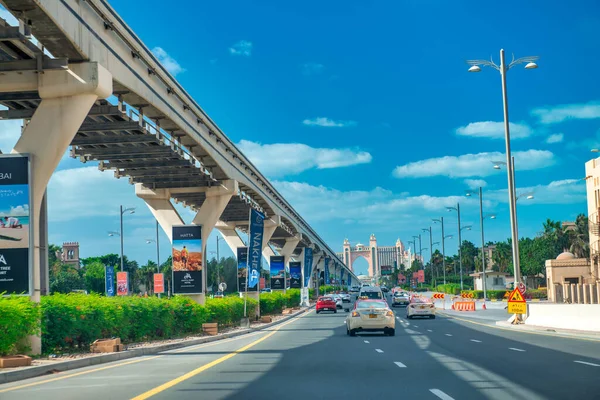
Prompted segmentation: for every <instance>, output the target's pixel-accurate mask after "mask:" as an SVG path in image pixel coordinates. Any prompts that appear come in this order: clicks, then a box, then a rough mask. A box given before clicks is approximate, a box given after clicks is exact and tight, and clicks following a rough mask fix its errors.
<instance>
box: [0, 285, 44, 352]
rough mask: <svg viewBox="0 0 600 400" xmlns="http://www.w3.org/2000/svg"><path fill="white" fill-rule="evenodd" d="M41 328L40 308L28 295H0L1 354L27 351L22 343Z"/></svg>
mask: <svg viewBox="0 0 600 400" xmlns="http://www.w3.org/2000/svg"><path fill="white" fill-rule="evenodd" d="M39 328H40V309H39V307H37V305H36V304H35V303H33V302H32V301H31V300H29V298H28V297H21V296H14V297H0V356H6V355H11V354H15V353H20V352H24V351H26V350H27V349H26V348H25V347H24V345H21V343H24V339H25V338H26V337H27V336H28V335H34V334H36V333H39Z"/></svg>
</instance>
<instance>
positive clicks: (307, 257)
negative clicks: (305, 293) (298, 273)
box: [304, 247, 313, 287]
mask: <svg viewBox="0 0 600 400" xmlns="http://www.w3.org/2000/svg"><path fill="white" fill-rule="evenodd" d="M312 263H313V249H311V248H310V247H305V248H304V287H308V282H310V273H311V272H312Z"/></svg>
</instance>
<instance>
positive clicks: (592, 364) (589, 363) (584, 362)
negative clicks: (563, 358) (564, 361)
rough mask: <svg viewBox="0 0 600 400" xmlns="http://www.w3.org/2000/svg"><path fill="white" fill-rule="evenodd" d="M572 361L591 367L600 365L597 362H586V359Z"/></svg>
mask: <svg viewBox="0 0 600 400" xmlns="http://www.w3.org/2000/svg"><path fill="white" fill-rule="evenodd" d="M573 362H576V363H578V364H585V365H591V366H592V367H600V365H599V364H594V363H591V362H587V361H573Z"/></svg>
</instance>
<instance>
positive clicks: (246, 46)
mask: <svg viewBox="0 0 600 400" xmlns="http://www.w3.org/2000/svg"><path fill="white" fill-rule="evenodd" d="M229 53H231V54H232V55H235V56H246V57H249V56H250V55H251V54H252V42H249V41H247V40H240V41H239V42H237V43H236V44H234V45H233V46H232V47H230V48H229Z"/></svg>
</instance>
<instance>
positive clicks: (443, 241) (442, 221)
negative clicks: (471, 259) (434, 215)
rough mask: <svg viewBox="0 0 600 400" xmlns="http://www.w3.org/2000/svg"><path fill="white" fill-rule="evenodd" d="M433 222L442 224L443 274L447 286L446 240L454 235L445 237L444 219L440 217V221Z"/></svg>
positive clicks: (434, 220)
mask: <svg viewBox="0 0 600 400" xmlns="http://www.w3.org/2000/svg"><path fill="white" fill-rule="evenodd" d="M433 222H434V223H435V222H439V223H441V224H442V272H443V273H444V285H445V284H446V245H445V239H446V238H447V237H448V238H451V237H452V235H448V236H445V235H444V217H440V218H439V219H433Z"/></svg>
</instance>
